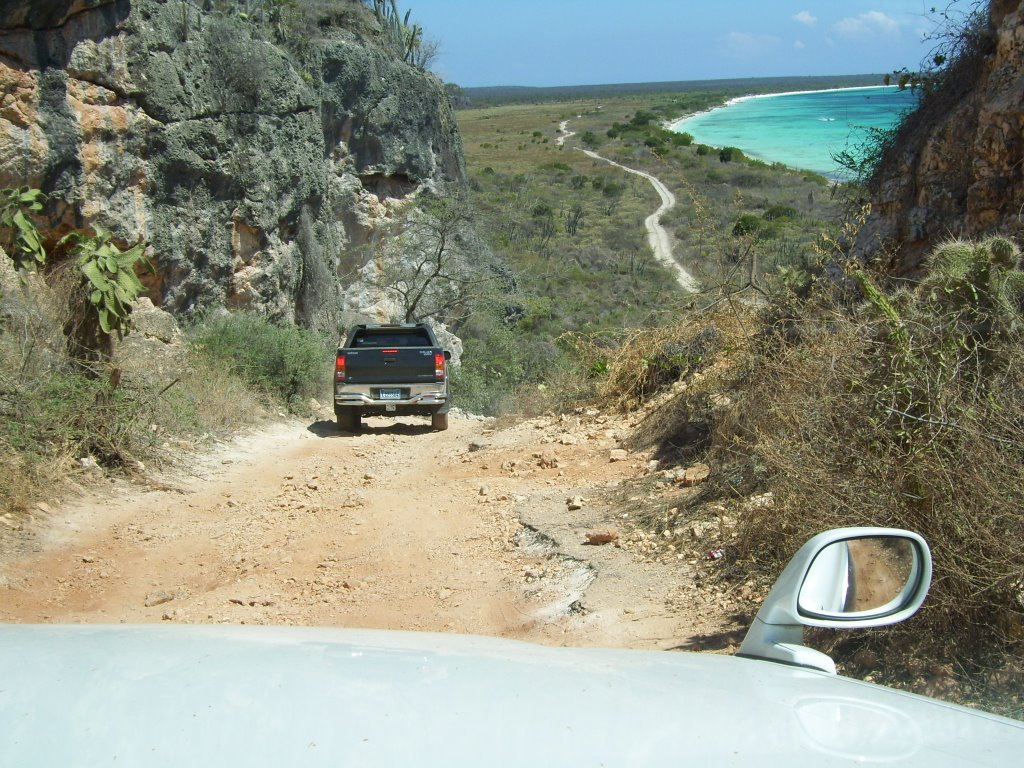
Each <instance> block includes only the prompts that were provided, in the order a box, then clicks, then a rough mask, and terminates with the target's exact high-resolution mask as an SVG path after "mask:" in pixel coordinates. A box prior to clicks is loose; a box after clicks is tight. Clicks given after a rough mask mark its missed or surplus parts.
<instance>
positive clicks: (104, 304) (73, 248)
mask: <svg viewBox="0 0 1024 768" xmlns="http://www.w3.org/2000/svg"><path fill="white" fill-rule="evenodd" d="M93 231H94V232H95V234H94V235H84V234H82V233H81V232H71V233H70V234H68V235H65V236H64V237H63V238H62V239H61V240H60V244H61V245H68V246H70V250H69V253H70V255H71V257H72V258H73V259H74V262H75V266H76V267H77V268H78V269H79V271H81V273H82V276H83V277H84V278H85V287H86V290H87V291H88V295H89V304H90V305H91V306H92V307H93V309H94V311H95V313H96V319H97V321H98V323H99V328H100V330H101V331H102V332H103V334H105V335H108V336H109V335H111V334H115V333H116V334H117V337H118V338H119V339H120V338H122V337H123V336H124V334H125V333H127V332H128V328H129V324H130V320H129V316H130V315H131V311H132V307H131V304H132V302H134V301H135V300H136V299H137V298H138V297H139V294H141V293H142V291H143V290H144V286H143V285H142V281H141V280H139V277H138V275H136V274H135V267H136V265H137V264H139V263H140V262H141V261H142V258H143V254H144V252H145V249H146V246H145V244H144V243H137V244H135V245H133V246H132V247H131V248H129V249H128V250H125V251H122V250H120V249H119V248H118V247H117V246H116V245H114V243H112V242H111V240H112V239H113V234H112V233H111V232H110V231H109V230H107V229H104V228H103V227H101V226H99V225H96V226H94V227H93Z"/></svg>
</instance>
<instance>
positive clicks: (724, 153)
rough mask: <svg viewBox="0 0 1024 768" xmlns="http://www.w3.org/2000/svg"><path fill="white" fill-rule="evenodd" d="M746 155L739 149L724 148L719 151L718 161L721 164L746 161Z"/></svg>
mask: <svg viewBox="0 0 1024 768" xmlns="http://www.w3.org/2000/svg"><path fill="white" fill-rule="evenodd" d="M744 159H746V155H744V154H743V150H742V149H739V148H738V147H722V148H721V149H720V150H718V161H719V162H720V163H731V162H732V161H733V160H744Z"/></svg>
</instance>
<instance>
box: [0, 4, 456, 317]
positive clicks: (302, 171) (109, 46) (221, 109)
mask: <svg viewBox="0 0 1024 768" xmlns="http://www.w3.org/2000/svg"><path fill="white" fill-rule="evenodd" d="M234 5H236V6H237V5H238V4H234ZM213 6H216V7H219V8H221V9H222V10H221V11H220V12H215V11H213V10H204V7H205V8H207V9H209V8H210V7H213ZM231 6H232V4H231V3H223V2H222V3H209V2H206V3H204V2H202V0H33V2H31V3H27V2H25V3H5V4H3V5H2V6H0V187H9V186H20V185H29V186H32V187H38V188H41V189H43V190H44V191H46V192H47V193H48V194H49V195H50V196H51V202H50V205H49V206H48V209H47V211H46V220H45V222H44V224H43V228H44V232H45V234H46V236H47V239H48V240H49V241H50V242H51V243H53V242H55V241H56V239H57V238H58V237H59V236H61V235H62V234H64V233H65V232H66V231H68V230H69V229H71V228H83V227H88V226H90V225H92V224H101V225H102V226H104V227H106V228H108V229H110V230H112V231H113V232H114V233H115V235H116V237H117V238H118V239H119V240H120V241H122V242H123V243H133V242H136V241H138V240H139V239H143V240H145V241H146V242H147V243H148V244H149V249H148V256H149V260H150V262H151V263H152V265H153V268H154V269H153V272H152V274H149V275H147V276H146V277H145V280H146V283H147V288H148V289H149V297H150V298H151V299H152V300H153V302H154V303H155V304H157V305H159V306H163V307H164V308H165V309H168V310H170V311H171V312H173V313H175V314H178V315H187V314H190V313H193V312H198V311H203V310H206V309H210V308H215V307H219V306H227V307H235V308H249V309H253V310H256V311H259V312H262V313H266V314H269V315H271V316H274V317H278V318H282V319H290V320H296V321H298V322H302V323H304V324H307V325H311V326H316V327H321V328H325V329H327V328H334V327H335V326H336V325H337V323H338V320H339V314H340V312H341V307H342V306H344V305H346V304H347V306H348V308H349V309H350V310H351V311H352V312H353V313H354V314H359V313H360V311H361V309H365V308H364V307H360V306H359V300H356V299H354V298H353V297H356V296H361V297H366V298H365V299H364V300H365V301H371V300H372V298H373V297H372V296H369V297H367V292H366V290H365V286H360V284H359V282H358V281H359V274H360V269H361V268H362V267H363V266H365V263H366V261H367V259H368V258H369V256H370V254H369V251H370V250H371V249H367V248H360V246H362V245H364V244H366V243H368V242H371V241H372V240H373V239H374V237H375V235H376V234H377V233H378V232H379V231H380V228H381V225H382V223H383V222H385V221H386V220H387V219H388V217H389V215H390V214H391V213H392V212H393V210H394V208H395V207H396V206H397V207H400V206H401V205H402V204H403V203H402V201H403V199H404V198H406V197H407V196H408V195H409V194H410V193H412V192H414V191H416V190H418V189H420V188H422V187H424V186H427V187H432V186H435V185H438V184H444V183H456V184H458V183H462V182H464V180H465V167H464V160H463V156H462V147H461V141H460V138H459V134H458V129H457V126H456V123H455V120H454V116H453V114H452V111H451V108H450V106H449V104H448V99H447V97H446V95H445V91H444V88H443V85H442V84H441V82H440V81H438V80H437V79H436V78H434V77H433V76H432V75H430V74H428V73H425V72H423V71H421V70H419V69H416V68H414V67H412V66H410V65H408V64H405V63H404V62H402V61H400V60H399V59H397V58H396V57H395V56H394V55H393V54H392V53H390V52H388V51H387V50H386V49H385V48H384V47H383V46H379V45H376V44H375V42H374V39H373V33H374V29H373V26H374V20H373V18H372V14H371V15H368V14H367V13H366V10H365V8H364V7H363V5H362V4H361V3H359V2H355V1H353V0H339V1H338V2H336V3H334V4H333V6H334V8H335V11H336V13H335V17H334V18H332V19H328V20H327V21H328V22H329V23H324V20H323V19H321V20H320V23H313V24H312V25H311V26H310V27H308V28H306V29H304V30H299V31H297V30H295V29H291V30H282V29H281V28H276V29H271V28H270V27H269V26H266V25H262V26H261V25H259V24H257V23H255V22H254V21H253V20H252V19H251V18H249V17H247V16H245V15H239V14H238V13H236V12H233V11H232V10H231ZM314 22H316V20H314ZM289 35H291V36H292V38H291V39H287V38H288V36H289ZM346 297H347V301H346Z"/></svg>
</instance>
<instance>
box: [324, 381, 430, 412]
mask: <svg viewBox="0 0 1024 768" xmlns="http://www.w3.org/2000/svg"><path fill="white" fill-rule="evenodd" d="M382 391H383V392H385V393H388V392H390V393H395V392H397V393H398V394H399V395H400V397H387V396H385V397H381V393H382ZM447 406H448V393H447V391H446V390H445V389H438V388H437V387H436V386H433V385H423V384H407V385H398V386H393V387H388V386H379V387H378V386H373V387H355V386H343V387H338V388H336V389H335V391H334V407H335V408H358V409H359V410H360V412H362V413H364V414H366V415H373V414H382V415H386V414H389V413H391V414H399V413H401V414H423V415H429V414H432V413H443V412H445V411H447Z"/></svg>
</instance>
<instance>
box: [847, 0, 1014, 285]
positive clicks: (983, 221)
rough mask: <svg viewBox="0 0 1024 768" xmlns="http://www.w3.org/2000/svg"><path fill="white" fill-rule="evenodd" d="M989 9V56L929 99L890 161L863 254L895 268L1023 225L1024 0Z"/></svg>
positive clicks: (910, 268)
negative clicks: (953, 242)
mask: <svg viewBox="0 0 1024 768" xmlns="http://www.w3.org/2000/svg"><path fill="white" fill-rule="evenodd" d="M990 11H991V19H992V26H991V29H990V35H989V37H988V41H987V50H986V51H985V52H984V56H983V57H982V58H981V60H980V61H979V62H978V65H977V66H976V67H975V68H974V71H973V72H968V73H967V74H968V75H969V76H968V77H966V78H964V79H963V80H962V81H961V82H955V83H952V84H949V87H947V88H944V89H943V91H941V92H940V93H938V94H936V96H937V98H933V99H929V100H926V102H925V104H924V105H923V106H922V108H921V110H919V114H918V115H916V116H915V118H914V119H913V122H912V124H911V130H910V131H907V132H905V133H904V135H903V136H901V138H900V140H899V142H898V146H897V148H896V150H895V151H894V152H892V153H890V155H889V156H888V157H887V158H886V159H885V165H884V169H885V170H884V171H883V174H882V177H881V180H880V182H881V183H880V185H879V189H878V191H877V192H876V194H875V196H874V200H873V201H872V212H871V214H870V216H869V218H868V220H867V222H866V223H865V225H864V226H863V227H862V228H861V231H860V233H859V234H858V238H857V243H856V246H855V252H856V253H857V254H858V255H860V256H862V257H863V256H867V255H871V256H878V255H881V254H888V255H891V257H892V262H891V264H890V268H891V269H892V271H893V272H895V273H896V274H900V275H907V274H912V273H914V272H915V271H916V270H917V269H918V267H919V265H920V263H921V260H922V258H923V257H924V256H925V255H927V254H928V252H929V251H930V250H931V249H932V247H933V246H935V245H936V244H938V243H939V242H941V241H943V240H945V239H948V238H949V237H952V236H956V237H975V238H976V237H983V236H986V235H990V234H993V233H996V232H1000V233H1005V234H1011V235H1018V236H1019V235H1020V234H1021V232H1022V231H1024V225H1022V219H1021V206H1022V204H1024V2H1021V0H993V1H992V2H991V4H990ZM929 102H930V103H929Z"/></svg>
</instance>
